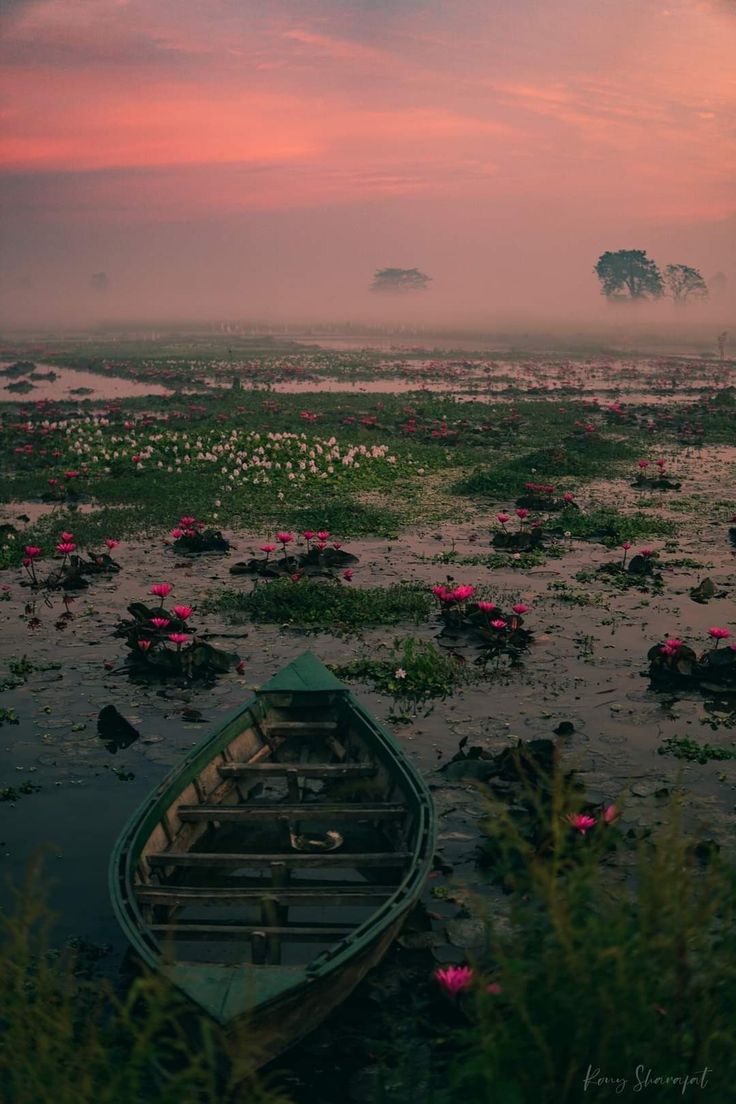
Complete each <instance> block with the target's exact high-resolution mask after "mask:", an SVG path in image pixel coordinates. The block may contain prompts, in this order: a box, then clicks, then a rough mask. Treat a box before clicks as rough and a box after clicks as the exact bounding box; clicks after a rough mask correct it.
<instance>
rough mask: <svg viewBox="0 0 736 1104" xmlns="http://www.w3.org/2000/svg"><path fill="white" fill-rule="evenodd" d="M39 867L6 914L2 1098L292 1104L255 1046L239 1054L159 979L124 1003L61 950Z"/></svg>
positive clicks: (0, 921)
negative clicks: (267, 1073)
mask: <svg viewBox="0 0 736 1104" xmlns="http://www.w3.org/2000/svg"><path fill="white" fill-rule="evenodd" d="M52 922H53V917H52V916H51V914H50V913H49V911H48V909H47V907H46V904H45V901H44V897H43V893H42V891H41V883H40V880H39V867H38V865H37V864H35V865H34V866H32V867H31V869H30V870H29V874H28V877H27V880H26V882H25V884H24V885H23V886H22V887H21V889H19V890H18V891H17V892H16V895H15V905H14V908H13V911H12V912H9V913H6V914H4V915H0V1027H1V1030H0V1086H2V1089H1V1090H0V1096H1V1097H2V1099H3V1100H4V1101H8V1102H12V1104H287V1101H286V1098H285V1097H284V1096H282V1095H281V1094H280V1093H279V1092H277V1091H276V1090H273V1089H271V1088H269V1087H268V1086H267V1085H266V1083H265V1081H264V1080H262V1079H261V1078H260V1077H259V1076H258V1075H257V1074H256V1073H255V1065H256V1055H257V1049H256V1044H254V1042H253V1041H252V1038H251V1036H250V1033H249V1032H243V1033H242V1036H239V1037H238V1039H237V1040H236V1042H235V1043H234V1044H232V1045H231V1048H230V1049H228V1044H226V1042H225V1040H224V1039H223V1038H222V1037H221V1036H220V1033H219V1032H218V1029H217V1028H216V1026H215V1025H214V1023H213V1022H212V1021H209V1020H207V1019H205V1018H204V1017H202V1018H199V1019H198V1018H195V1017H193V1016H192V1015H191V1011H190V1014H189V1015H186V1013H185V1007H184V1001H183V999H182V998H179V997H177V996H176V995H175V994H173V993H172V991H171V990H170V989H169V988H168V987H167V986H166V985H165V984H164V983H163V981H162V980H161V979H159V978H157V977H155V976H151V975H148V976H141V977H138V978H137V979H136V980H135V981H134V982H133V983H132V985H131V987H130V988H129V989H128V991H127V993H126V994H125V995H124V996H119V995H117V994H116V993H115V992H114V991H113V989H112V987H111V986H110V985H108V984H106V983H105V982H103V981H100V980H99V979H97V980H95V979H92V978H90V977H88V976H86V971H85V969H84V968H83V966H82V963H81V962H80V960H79V959H78V958H77V957H75V954H74V952H73V951H71V950H69V949H66V950H64V951H62V952H61V953H58V952H56V951H54V950H53V949H52V947H51V943H50V930H51V925H52Z"/></svg>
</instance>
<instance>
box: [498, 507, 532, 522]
mask: <svg viewBox="0 0 736 1104" xmlns="http://www.w3.org/2000/svg"><path fill="white" fill-rule="evenodd" d="M516 516H517V517H518V518H519V519H520V520H521V521H523V520H524V518H526V517H529V511H528V510H526V509H525V508H524V507H523V506H520V507H519V509H518V510H517V511H516ZM499 520H500V519H499Z"/></svg>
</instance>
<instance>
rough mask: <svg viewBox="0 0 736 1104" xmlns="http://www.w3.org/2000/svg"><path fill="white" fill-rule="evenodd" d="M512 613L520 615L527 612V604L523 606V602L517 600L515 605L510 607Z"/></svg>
mask: <svg viewBox="0 0 736 1104" xmlns="http://www.w3.org/2000/svg"><path fill="white" fill-rule="evenodd" d="M511 608H512V610H513V611H514V613H518V614H519V616H521V614H522V613H527V611H528V610H529V606H525V605H524V603H523V602H517V603H516V605H515V606H512V607H511Z"/></svg>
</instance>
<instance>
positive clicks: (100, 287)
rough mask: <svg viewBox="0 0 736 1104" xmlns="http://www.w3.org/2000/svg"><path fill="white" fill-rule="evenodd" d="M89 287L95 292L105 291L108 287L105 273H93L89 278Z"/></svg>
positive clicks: (108, 283)
mask: <svg viewBox="0 0 736 1104" xmlns="http://www.w3.org/2000/svg"><path fill="white" fill-rule="evenodd" d="M89 286H90V287H91V288H94V290H95V291H107V289H108V287H109V286H110V281H109V279H108V276H107V273H106V272H93V273H92V275H91V276H90V278H89Z"/></svg>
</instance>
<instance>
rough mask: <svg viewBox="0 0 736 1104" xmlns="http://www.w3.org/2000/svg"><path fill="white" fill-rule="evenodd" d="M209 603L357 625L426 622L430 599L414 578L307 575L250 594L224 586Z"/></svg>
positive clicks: (289, 618)
mask: <svg viewBox="0 0 736 1104" xmlns="http://www.w3.org/2000/svg"><path fill="white" fill-rule="evenodd" d="M348 570H349V569H348ZM209 607H210V608H211V609H216V610H219V611H221V612H223V613H227V614H230V615H233V614H244V615H246V616H248V617H250V619H251V620H253V621H255V622H259V623H263V624H265V623H269V622H270V623H272V624H277V625H303V626H305V627H309V628H342V629H359V628H364V627H365V626H367V625H398V624H401V623H402V622H406V623H412V622H413V623H415V624H417V623H419V622H420V621H425V620H426V619H427V617H428V616H429V614H430V612H431V609H432V598H431V595H430V594H429V593H428V591H427V589H426V587H423V586H421V585H420V584H416V583H394V584H393V585H392V586H389V587H352V586H347V585H346V583H345V582H339V581H337V580H333V581H329V580H319V581H313V580H310V579H308V578H306V577H303V578H300V579H296V580H295V579H292V578H281V579H273V580H272V581H271V582H267V583H265V584H257V585H256V586H254V587H253V589H252V590H250V591H248V592H247V593H244V592H243V591H237V590H222V591H220V592H218V593H217V594H216V595H213V597H212V598H211V600H210V603H209Z"/></svg>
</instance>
